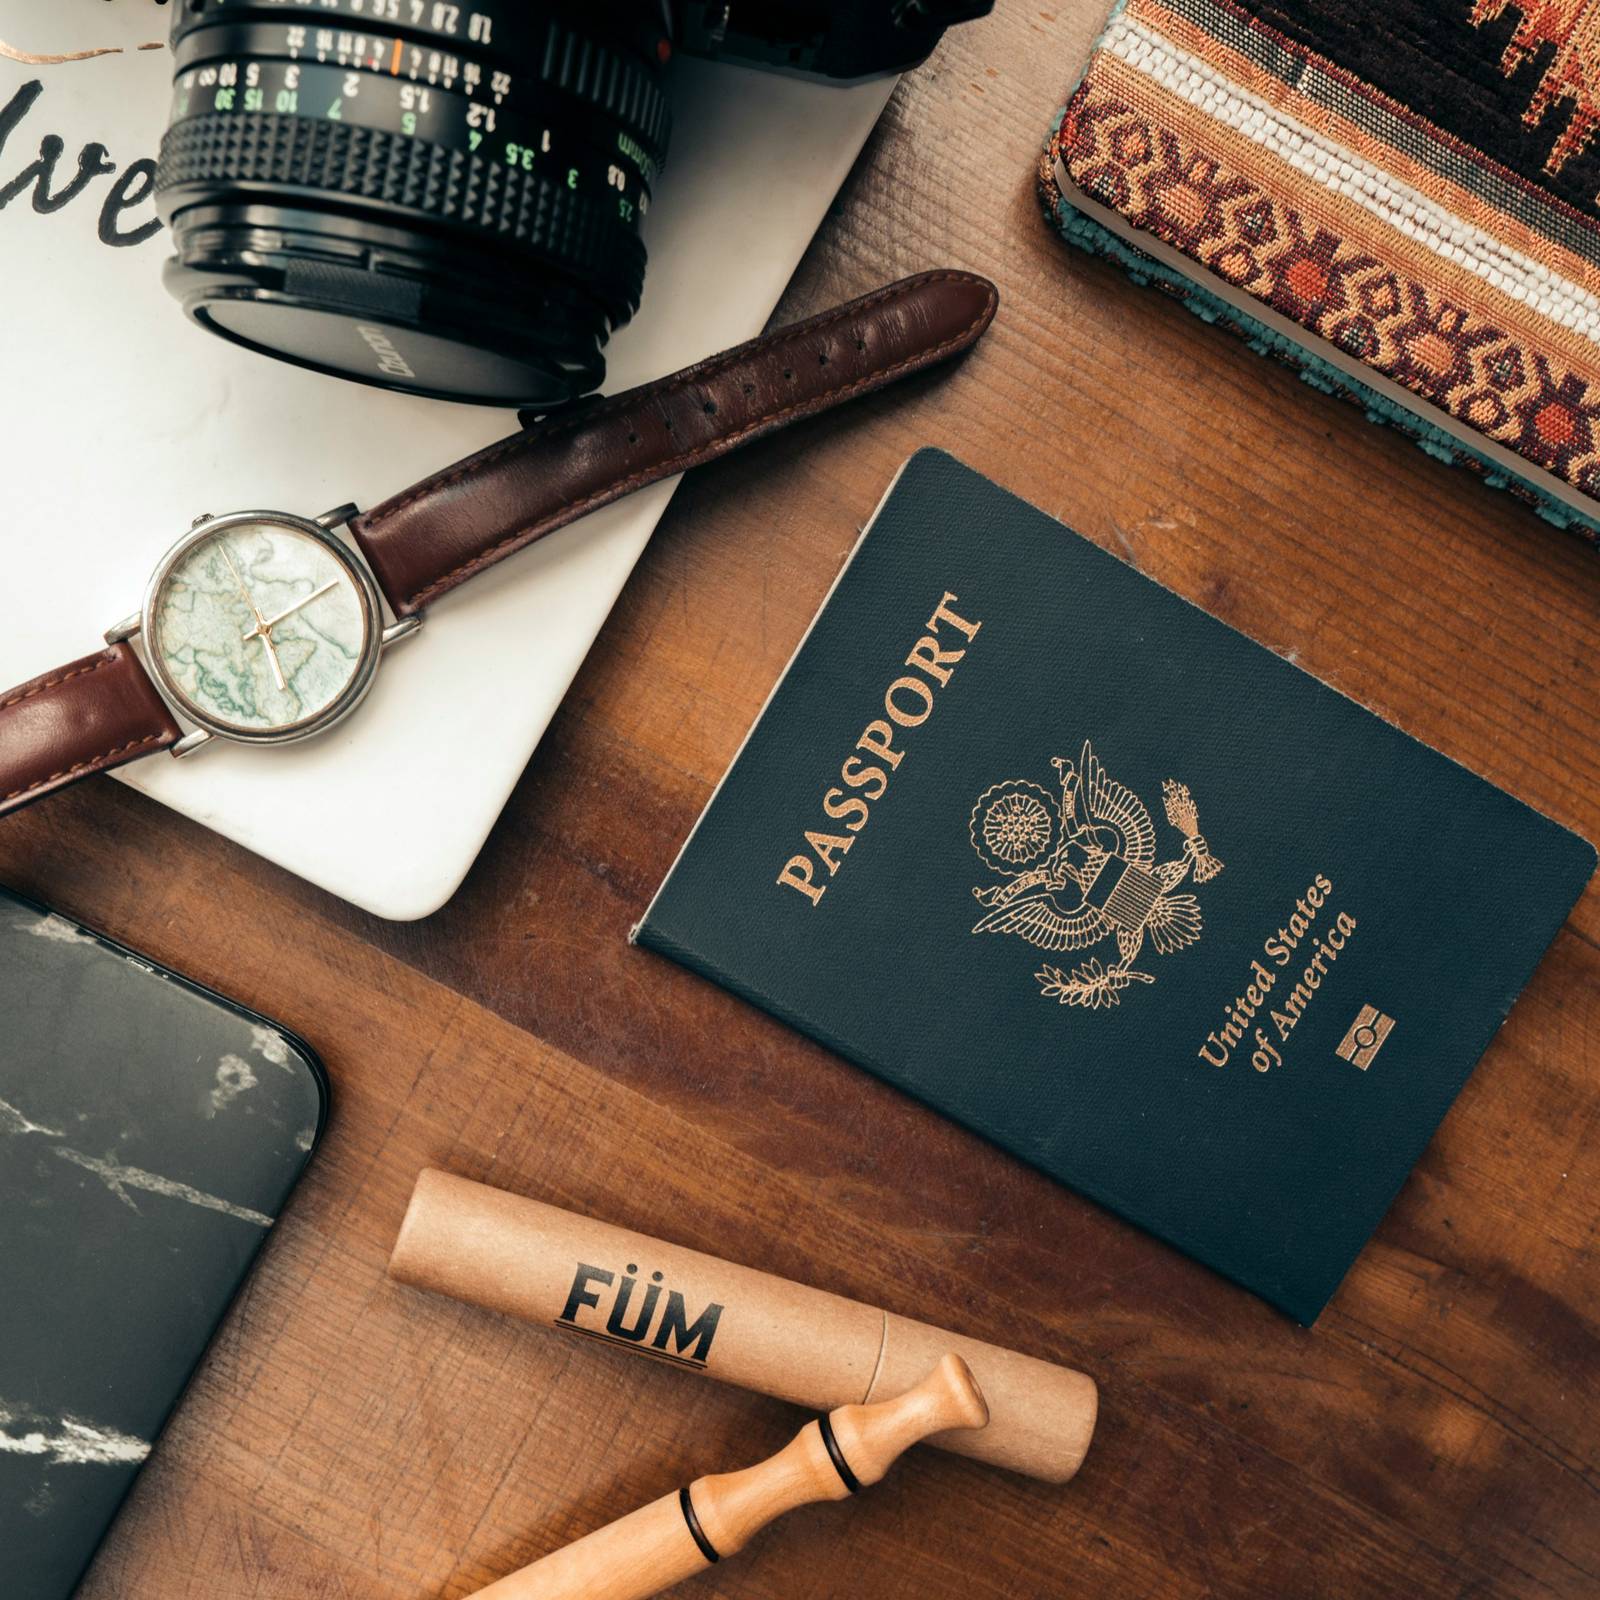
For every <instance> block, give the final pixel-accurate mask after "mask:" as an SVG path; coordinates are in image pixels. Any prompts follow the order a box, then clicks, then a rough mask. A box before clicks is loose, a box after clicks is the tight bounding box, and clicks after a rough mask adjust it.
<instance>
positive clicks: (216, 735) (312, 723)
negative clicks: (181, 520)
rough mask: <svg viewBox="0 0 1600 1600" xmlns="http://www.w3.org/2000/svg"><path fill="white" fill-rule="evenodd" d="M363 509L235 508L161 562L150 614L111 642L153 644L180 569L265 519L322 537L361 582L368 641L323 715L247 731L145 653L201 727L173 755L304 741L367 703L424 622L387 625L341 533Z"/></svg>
mask: <svg viewBox="0 0 1600 1600" xmlns="http://www.w3.org/2000/svg"><path fill="white" fill-rule="evenodd" d="M356 511H357V508H356V507H355V506H341V507H340V508H339V509H338V510H337V511H329V512H326V513H325V514H324V515H322V516H320V517H317V518H315V519H314V520H312V521H307V520H306V519H305V518H304V517H297V516H294V515H293V514H291V513H290V512H286V511H235V512H230V513H229V514H228V515H227V516H225V517H213V516H210V515H207V516H202V517H198V518H196V519H195V522H194V525H193V526H192V527H191V528H190V529H189V531H188V532H187V533H186V534H185V535H184V536H183V537H182V538H181V539H180V540H178V542H177V543H176V544H175V545H173V547H172V548H171V549H170V550H169V551H167V553H166V554H165V555H164V556H163V557H162V558H161V560H160V562H159V563H158V564H157V566H156V570H155V571H154V572H153V573H152V574H151V575H150V582H149V584H148V585H147V586H146V588H145V592H144V606H143V609H142V610H140V611H139V612H138V613H137V614H135V615H134V616H131V617H128V618H125V619H124V620H123V621H122V622H119V623H118V624H117V625H116V627H114V628H109V629H107V631H106V636H105V637H106V643H107V644H117V643H121V642H131V641H133V640H135V639H137V638H139V637H140V636H141V635H143V636H144V638H145V639H146V640H148V639H149V637H150V633H149V628H150V623H151V621H152V619H153V618H154V616H155V608H156V601H157V598H158V597H159V595H160V593H161V589H162V586H163V585H164V584H165V583H166V581H167V578H168V576H169V575H170V573H171V572H172V570H173V568H174V567H176V566H177V565H178V564H179V563H180V562H181V561H182V560H183V558H184V557H185V556H186V555H188V553H189V552H190V551H191V550H192V549H194V547H195V546H196V545H197V544H201V543H203V542H205V541H206V540H208V539H211V538H213V537H214V536H216V535H218V534H222V533H226V532H227V531H228V530H229V529H230V528H234V527H243V526H246V525H249V524H254V525H259V524H260V523H263V522H265V523H271V524H276V525H277V526H278V527H282V528H289V529H292V530H293V531H295V532H296V533H300V534H303V535H305V537H307V538H309V539H314V540H316V541H317V543H318V544H320V545H322V547H323V548H324V549H325V550H326V551H327V552H328V554H329V555H330V556H332V557H333V559H334V560H335V561H336V562H337V563H338V564H339V566H340V567H341V568H342V569H343V571H344V572H345V573H346V574H348V576H349V577H350V579H351V582H352V583H353V584H354V586H355V590H356V593H357V595H358V596H359V597H360V600H361V611H362V636H363V637H362V649H361V660H360V662H359V664H358V665H357V667H356V671H355V673H354V674H353V675H352V677H351V679H350V682H349V683H348V684H347V685H346V687H345V689H344V692H343V693H342V694H340V695H339V697H338V698H337V699H336V700H334V701H332V702H331V703H330V704H328V705H326V706H324V707H323V708H322V710H320V711H318V712H317V713H316V714H315V715H313V716H310V717H307V718H305V719H304V720H303V721H300V722H296V723H292V724H290V725H288V726H286V727H281V728H268V729H244V728H238V727H235V726H232V725H230V724H228V723H225V722H220V721H218V720H217V719H215V718H214V717H211V716H209V715H207V713H206V712H205V711H204V709H203V708H201V707H199V706H196V705H194V704H192V703H191V702H190V700H189V699H188V697H187V696H186V695H185V694H184V692H183V690H182V689H181V688H180V687H179V685H178V684H177V683H176V682H175V681H174V680H173V678H172V676H171V674H170V673H169V672H168V670H167V667H166V665H165V663H164V662H163V661H162V660H161V658H160V655H159V653H158V652H157V651H155V650H153V649H149V648H145V649H144V650H143V651H142V656H143V659H144V663H145V667H146V669H147V670H148V672H149V673H150V677H151V681H152V682H153V683H154V684H155V686H156V689H157V690H158V692H159V693H160V695H161V698H162V699H163V700H165V701H166V703H167V705H168V707H169V708H170V709H171V710H172V712H173V714H174V715H175V716H177V717H178V718H180V719H181V721H182V722H183V723H184V724H186V725H190V726H191V727H192V729H193V731H191V732H187V733H186V734H185V736H184V737H183V738H182V739H181V740H179V742H178V743H177V744H175V745H174V746H173V747H172V753H173V755H175V756H186V755H189V754H191V753H192V752H194V751H195V750H198V749H200V748H202V747H203V746H205V745H207V744H209V743H210V742H211V741H212V740H213V739H226V740H227V741H228V742H229V743H230V744H246V745H282V744H298V743H299V742H300V741H301V740H302V739H311V738H314V737H315V736H316V735H317V734H319V733H326V732H327V731H328V729H329V728H331V727H333V726H334V725H335V724H336V723H339V722H342V721H343V720H344V719H345V718H346V717H347V716H349V715H350V713H351V712H352V711H354V710H355V709H356V707H357V706H358V705H360V704H361V702H362V701H363V700H365V699H366V697H367V695H368V693H369V692H370V690H371V688H372V685H373V681H374V680H375V678H376V677H377V674H378V664H379V661H380V660H381V659H382V656H383V652H384V650H385V649H386V648H387V647H388V646H389V645H391V644H393V643H395V642H396V641H397V640H399V639H403V638H405V637H407V636H408V635H409V634H412V633H415V632H416V630H417V629H418V628H419V627H420V626H421V619H420V618H418V617H407V618H405V619H404V620H402V621H399V622H394V623H389V624H387V625H386V624H385V622H384V614H383V601H382V598H381V597H380V596H379V594H378V586H377V584H376V583H375V582H374V581H373V578H372V574H371V573H370V572H369V571H368V570H367V568H366V566H365V564H364V563H363V562H361V561H360V560H359V559H358V558H357V557H356V555H355V553H354V551H352V550H351V549H350V547H349V546H348V545H347V544H345V542H344V541H343V540H342V539H340V538H338V537H337V536H336V534H335V533H334V531H333V530H334V529H336V528H341V527H343V526H344V525H345V524H346V523H347V522H349V521H350V520H351V518H353V517H354V516H355V515H356Z"/></svg>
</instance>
